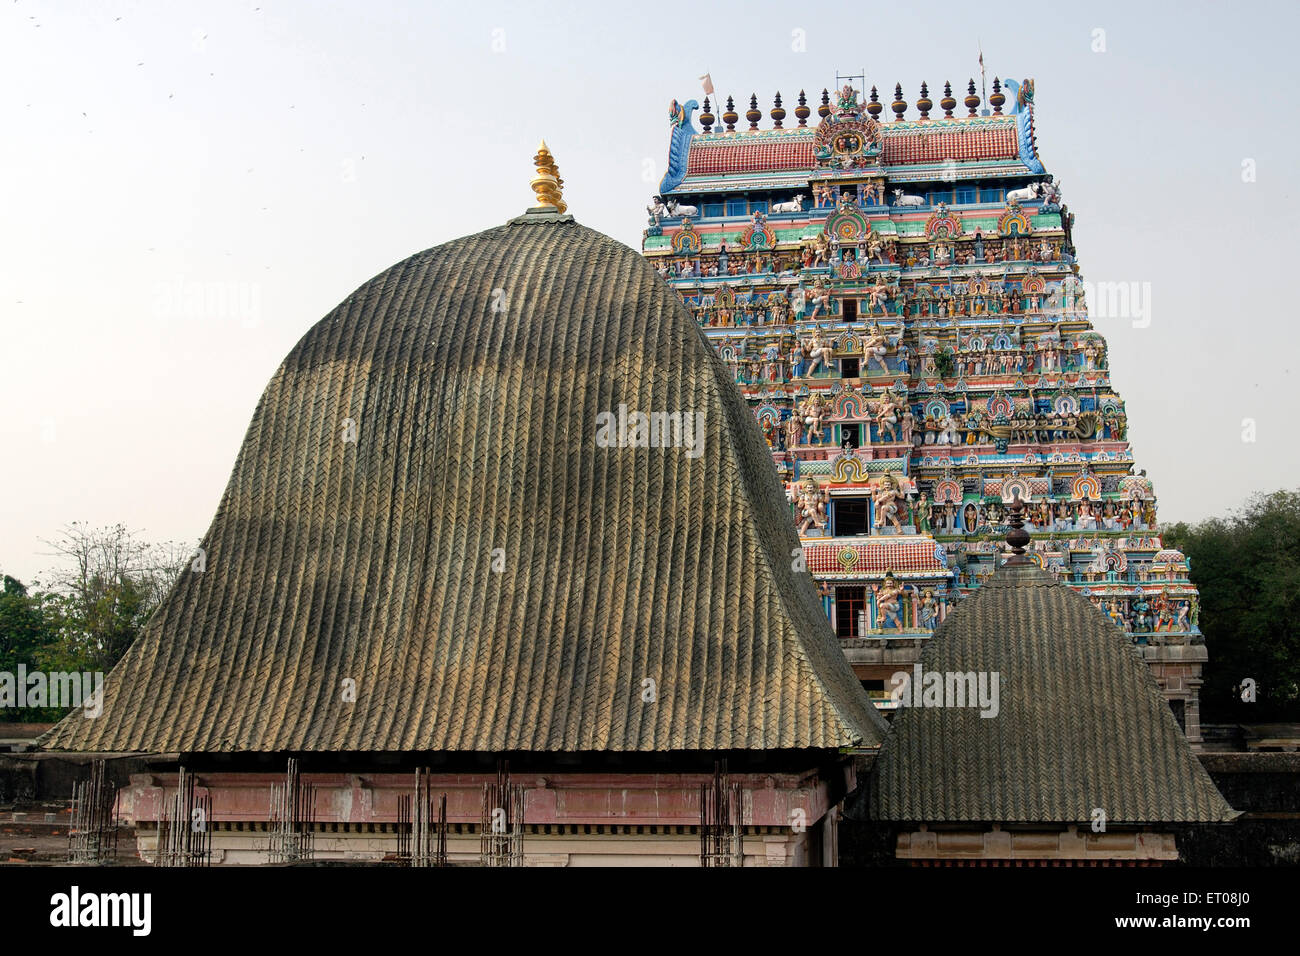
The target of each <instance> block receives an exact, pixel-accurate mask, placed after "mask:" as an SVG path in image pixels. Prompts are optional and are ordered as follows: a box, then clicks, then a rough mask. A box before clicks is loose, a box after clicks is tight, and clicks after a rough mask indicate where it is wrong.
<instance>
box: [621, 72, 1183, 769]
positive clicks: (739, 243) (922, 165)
mask: <svg viewBox="0 0 1300 956" xmlns="http://www.w3.org/2000/svg"><path fill="white" fill-rule="evenodd" d="M920 92H921V96H920V98H919V99H918V100H917V101H916V103H915V108H916V114H915V115H914V116H911V117H909V116H908V115H907V114H908V110H909V109H910V108H911V104H909V103H908V102H907V101H905V100H904V99H903V93H902V88H901V86H899V85H896V86H895V88H894V98H893V101H892V102H889V103H885V102H882V101H881V97H880V95H879V93H878V91H877V89H876V88H875V87H872V88H871V92H870V94H869V95H868V96H863V94H862V93H861V92H860V91H859V90H857V89H854V88H853V87H852V86H851V85H845V86H843V87H842V88H841V89H840V90H839V91H838V92H837V93H835V94H834V95H832V94H831V93H830V92H829V91H827V90H823V91H822V93H821V102H820V105H818V106H817V107H816V113H817V117H816V119H815V120H813V118H812V113H813V107H811V106H809V105H808V100H807V97H806V96H805V94H804V93H803V92H802V91H801V92H800V94H799V98H798V105H797V106H796V108H795V109H794V122H793V124H790V125H787V122H786V120H787V113H786V111H785V109H784V108H783V106H782V102H781V96H780V94H779V93H778V94H777V95H776V97H775V100H774V105H773V108H772V109H771V110H770V113H769V115H770V119H771V124H770V126H768V127H766V128H760V123H761V121H762V120H763V113H762V111H761V110H760V109H759V106H758V99H757V97H756V96H751V97H750V101H749V108H748V110H747V111H746V112H745V114H744V121H743V122H742V121H741V117H740V115H739V114H738V113H737V110H736V107H735V104H734V100H733V99H732V97H728V98H727V100H726V108H725V110H723V111H722V115H721V117H715V116H714V114H713V113H712V106H711V103H710V100H709V98H708V97H706V98H705V100H704V108H703V111H702V112H700V113H699V115H698V120H699V123H700V127H701V128H699V129H697V128H696V127H695V125H694V120H695V114H696V111H697V110H698V109H699V104H698V103H697V102H696V101H695V100H690V101H688V102H686V103H685V104H679V103H678V102H677V101H675V100H674V101H673V103H672V106H671V108H670V130H671V139H670V144H669V157H668V169H667V173H666V174H665V175H664V178H663V180H662V182H661V183H660V186H659V192H658V195H656V196H655V197H654V198H653V200H652V203H651V205H650V206H649V207H648V210H647V211H648V212H649V214H650V221H649V225H648V227H647V229H646V230H645V234H644V241H643V252H644V254H645V256H646V257H647V258H648V259H649V260H650V262H651V263H652V264H653V265H654V267H655V268H656V269H657V270H658V272H659V274H660V275H661V276H662V277H663V278H664V279H665V280H666V281H667V282H668V283H669V284H670V285H671V286H672V287H673V288H674V289H675V290H676V291H677V293H678V294H679V295H680V296H681V298H682V301H683V302H684V303H685V304H686V306H687V307H688V308H689V309H690V310H691V312H692V313H693V314H694V316H695V318H696V320H697V321H698V322H699V324H700V326H701V327H702V329H703V331H704V333H705V335H706V337H707V338H708V340H709V341H710V343H711V344H712V345H713V347H714V349H715V350H716V352H717V354H718V356H719V357H720V358H721V359H722V361H723V362H724V363H725V365H726V366H727V368H728V369H729V371H730V374H731V377H732V378H733V380H734V381H735V383H736V386H737V388H738V389H739V390H740V392H741V393H742V395H743V396H744V398H745V401H746V402H747V403H748V405H749V407H750V409H751V410H752V412H753V414H754V415H755V417H756V418H757V420H758V422H759V424H760V426H761V428H762V433H763V436H764V438H765V439H766V442H767V445H768V447H769V448H770V449H771V453H772V460H773V462H774V463H775V465H776V468H777V471H778V473H779V475H780V476H781V478H782V480H783V482H784V484H785V488H786V494H787V498H788V500H789V502H790V508H791V517H790V520H792V521H793V522H794V523H795V525H796V528H797V530H798V532H799V536H800V541H801V543H802V546H803V551H802V556H796V557H794V562H795V564H796V570H803V569H806V570H807V571H809V572H811V574H812V575H813V576H814V577H815V578H816V580H817V582H818V586H819V593H820V597H821V601H822V606H823V608H824V610H825V612H826V615H827V616H828V618H829V619H830V622H831V624H832V627H833V628H834V630H835V632H836V634H837V635H838V637H839V639H840V643H841V646H842V648H843V650H844V652H845V654H846V656H847V657H848V659H849V661H850V663H851V664H852V666H853V669H854V672H855V674H856V675H857V676H858V678H859V679H860V680H861V681H862V682H863V685H864V687H866V689H867V690H868V692H869V694H870V695H871V696H872V697H873V699H874V700H875V702H876V704H877V706H878V707H879V708H881V709H882V710H888V709H890V708H891V706H892V705H891V703H890V701H889V695H888V689H887V688H888V682H889V678H890V675H891V674H893V673H895V672H897V671H899V670H900V669H906V668H907V667H910V666H912V664H914V663H915V662H916V661H917V660H918V658H919V655H920V652H921V649H922V647H923V646H924V644H925V642H926V641H927V640H928V639H929V637H930V635H931V634H932V633H933V631H934V629H935V627H936V626H937V625H938V624H939V623H940V622H941V621H943V620H944V618H945V617H946V616H947V614H948V612H949V611H950V610H951V609H952V608H953V607H954V605H956V604H957V603H958V602H960V601H961V600H963V598H965V597H966V596H969V595H970V594H971V593H972V592H974V591H975V590H976V589H977V588H979V587H980V585H981V584H982V583H983V582H985V581H987V580H988V579H989V578H990V577H991V576H992V574H993V572H994V569H995V565H996V563H997V562H998V560H999V554H1000V552H1002V551H1003V550H1005V543H1004V541H1003V539H1004V538H1005V535H1006V533H1007V514H1008V505H1009V503H1010V502H1011V501H1012V500H1013V498H1014V497H1015V496H1016V495H1017V494H1018V495H1019V497H1020V498H1021V499H1022V500H1023V501H1025V502H1026V503H1027V509H1028V510H1027V519H1026V526H1027V529H1028V530H1029V532H1030V535H1031V543H1030V545H1029V548H1028V553H1029V555H1030V557H1031V559H1032V561H1033V562H1034V563H1035V564H1036V565H1037V566H1038V567H1039V568H1040V569H1041V570H1042V571H1044V572H1045V573H1047V574H1048V575H1050V576H1051V577H1052V578H1054V579H1055V580H1057V581H1060V582H1063V583H1065V584H1067V585H1069V586H1070V587H1071V588H1073V589H1074V590H1076V591H1077V592H1079V593H1080V594H1082V595H1083V596H1084V597H1086V598H1087V599H1088V600H1090V601H1091V602H1092V603H1093V604H1094V605H1096V606H1097V607H1098V608H1099V609H1101V610H1102V612H1103V613H1105V614H1106V615H1107V616H1108V617H1109V618H1110V619H1111V620H1112V621H1114V622H1115V623H1116V624H1118V625H1120V626H1121V627H1123V628H1124V630H1125V631H1126V632H1127V633H1128V635H1129V636H1130V638H1131V640H1132V641H1133V643H1134V644H1135V645H1137V647H1138V650H1139V652H1140V654H1141V656H1142V657H1143V658H1144V660H1145V661H1146V662H1147V664H1148V665H1149V666H1150V668H1151V669H1152V671H1153V674H1154V676H1155V678H1156V680H1157V682H1158V684H1159V686H1160V688H1161V690H1162V691H1163V693H1164V695H1165V697H1166V699H1168V701H1169V702H1170V705H1171V707H1172V709H1173V711H1174V714H1175V716H1176V718H1177V719H1178V722H1179V724H1180V725H1181V726H1182V728H1183V730H1184V732H1185V733H1186V735H1187V737H1188V740H1189V741H1190V742H1191V743H1192V744H1193V745H1197V744H1199V743H1200V742H1201V733H1200V719H1199V687H1200V683H1201V668H1202V666H1203V664H1204V662H1205V660H1206V653H1205V647H1204V643H1203V640H1202V637H1201V633H1200V630H1199V628H1198V627H1197V612H1198V601H1197V592H1196V589H1195V587H1194V586H1193V585H1192V584H1191V582H1190V581H1189V579H1188V567H1187V559H1186V558H1185V557H1184V555H1183V554H1182V553H1180V552H1179V551H1177V550H1174V549H1169V548H1165V547H1164V546H1163V545H1162V543H1161V539H1160V535H1159V533H1158V526H1157V511H1156V497H1155V491H1154V488H1153V485H1152V482H1151V481H1150V479H1148V478H1147V477H1146V473H1145V471H1140V470H1136V469H1135V467H1134V459H1133V455H1132V453H1131V450H1130V447H1129V442H1128V422H1127V416H1126V412H1125V406H1124V401H1123V399H1122V398H1121V397H1120V395H1119V393H1118V392H1117V391H1116V390H1115V388H1114V387H1113V385H1112V383H1111V378H1110V371H1109V363H1108V361H1107V346H1106V340H1105V338H1104V337H1103V336H1102V335H1101V334H1100V333H1099V332H1097V331H1096V330H1095V329H1094V328H1093V326H1092V324H1091V322H1090V321H1089V316H1088V307H1087V295H1086V288H1085V283H1084V281H1083V279H1082V277H1081V274H1080V267H1079V264H1078V261H1077V259H1076V250H1075V245H1074V240H1073V236H1072V225H1073V219H1074V217H1073V215H1072V214H1071V213H1070V212H1069V209H1068V207H1067V206H1066V205H1065V204H1064V202H1063V199H1062V194H1061V189H1060V185H1059V183H1057V182H1056V181H1055V180H1054V177H1053V176H1051V175H1050V174H1048V172H1047V170H1046V169H1045V167H1044V165H1043V163H1042V161H1041V159H1040V157H1039V154H1038V148H1037V143H1036V139H1035V132H1034V84H1033V81H1032V80H1028V79H1027V80H1024V81H1023V82H1020V83H1017V82H1015V81H1013V80H1007V81H1005V82H1003V81H1002V80H1001V79H996V78H995V79H994V81H993V92H992V95H990V96H989V97H988V104H987V106H986V107H985V108H984V109H983V110H981V109H980V106H981V102H982V100H981V97H980V96H979V95H978V94H977V93H976V92H975V82H974V80H971V81H970V82H969V84H968V86H967V93H966V96H965V98H964V100H963V101H962V105H963V106H964V107H965V115H959V113H960V112H961V111H960V110H959V109H958V101H957V99H956V97H955V96H954V94H953V92H952V87H951V84H949V83H945V84H944V89H943V94H942V96H941V98H940V99H939V101H938V108H937V109H936V108H935V103H934V101H932V100H931V99H930V97H929V90H928V88H927V86H926V84H924V83H923V84H922V85H921V91H920ZM886 98H887V97H886ZM886 110H888V112H889V113H892V119H891V118H889V117H887V116H882V114H883V113H885V112H886Z"/></svg>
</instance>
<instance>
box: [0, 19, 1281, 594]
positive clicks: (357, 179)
mask: <svg viewBox="0 0 1300 956" xmlns="http://www.w3.org/2000/svg"><path fill="white" fill-rule="evenodd" d="M1079 6H1080V7H1082V5H1079ZM908 9H910V8H908ZM924 9H925V13H924V16H919V15H916V14H914V13H909V12H907V9H904V8H900V7H898V6H897V5H880V4H871V5H866V4H845V5H824V6H823V5H818V6H816V7H810V6H805V5H795V4H761V3H745V4H707V3H702V4H692V5H690V6H682V7H673V6H670V5H662V4H628V5H622V4H620V5H612V4H608V3H591V4H581V3H569V4H500V3H494V2H489V0H484V2H478V3H473V4H454V5H453V4H436V3H395V2H366V3H338V2H333V3H307V2H299V3H287V2H261V0H253V2H242V3H215V2H213V3H182V2H168V3H162V2H156V3H153V2H151V3H140V2H136V3H113V2H104V3H58V4H36V3H32V2H29V0H16V2H6V3H2V4H0V90H2V91H3V92H2V93H0V131H2V134H0V144H2V145H0V216H2V217H3V223H4V226H5V228H4V231H3V235H2V236H0V401H2V402H3V408H4V410H5V414H4V415H3V416H0V448H3V458H2V459H0V500H2V501H3V509H0V569H2V570H3V571H5V572H6V573H9V574H14V575H16V576H18V577H20V578H23V579H30V578H31V577H33V576H34V575H36V574H37V573H38V572H40V571H42V570H44V569H46V568H48V567H49V566H50V565H51V564H52V561H53V559H52V558H51V557H50V556H48V554H47V552H48V550H49V549H48V548H47V547H45V546H43V545H42V544H41V543H40V540H39V539H41V538H43V537H53V536H54V535H56V534H57V532H58V529H59V527H60V526H61V525H63V524H64V523H66V522H69V521H74V520H84V521H88V522H91V523H92V524H111V523H116V522H119V521H121V522H124V523H126V524H128V525H130V526H131V527H134V528H137V529H140V530H141V531H142V532H143V533H144V534H145V536H146V537H148V538H151V539H155V540H163V539H172V540H180V541H187V542H194V541H196V540H197V538H198V537H199V536H200V535H201V534H202V533H203V532H204V531H205V530H206V528H207V526H208V523H209V522H210V520H211V518H212V515H213V513H214V512H215V510H216V506H217V502H218V499H219V498H220V495H221V492H222V490H223V489H224V487H225V483H226V479H227V477H228V476H229V473H230V468H231V466H232V465H233V463H234V458H235V453H236V451H237V450H238V448H239V444H240V442H241V440H242V438H243V435H244V431H245V429H246V427H247V425H248V421H249V418H250V417H251V415H252V412H253V409H254V406H255V405H256V403H257V400H258V397H259V396H260V394H261V391H262V389H263V387H264V386H265V384H266V382H267V380H268V379H269V378H270V376H271V374H272V373H273V372H274V371H275V369H276V367H277V366H278V364H279V363H280V361H281V359H282V358H283V357H284V355H285V354H286V353H287V352H288V350H289V349H290V348H291V347H292V345H293V344H294V342H296V341H297V340H298V338H299V337H300V336H301V335H302V334H303V333H304V332H306V331H307V329H308V328H310V327H311V325H312V324H313V323H315V322H316V321H317V320H318V319H320V318H321V317H322V316H324V315H325V313H326V312H328V311H329V310H330V309H331V308H332V307H333V306H334V305H336V304H337V303H338V302H339V301H341V300H342V299H344V298H345V297H346V296H347V295H348V293H350V292H351V291H352V290H353V289H354V288H355V287H356V286H358V285H359V284H360V283H362V282H363V281H365V280H366V279H368V278H369V277H371V276H372V275H374V274H375V273H377V272H379V271H381V270H383V269H384V268H386V267H388V266H389V265H391V264H393V263H394V262H396V261H398V260H399V259H402V258H404V257H406V256H407V255H410V254H411V253H413V252H416V251H418V250H420V249H423V248H427V247H429V246H432V245H436V244H438V243H440V242H444V241H446V240H449V239H453V238H455V237H457V236H461V235H465V234H467V233H471V232H475V231H478V230H480V229H484V228H487V227H490V226H493V225H496V224H498V223H501V222H502V221H504V220H505V219H507V218H509V217H511V216H513V215H517V214H518V213H520V212H521V211H522V210H523V209H524V208H525V207H526V206H528V205H529V204H530V202H531V193H530V191H529V189H528V185H527V183H528V179H529V178H530V176H531V174H532V168H531V166H530V163H529V159H530V157H531V156H532V154H533V151H534V148H535V146H536V145H537V141H538V140H539V139H540V138H542V137H543V136H544V137H545V138H546V140H547V142H548V143H549V144H550V146H551V147H552V149H553V150H554V152H555V155H556V159H557V161H558V163H559V164H560V167H561V169H562V172H563V175H564V179H565V181H566V199H567V200H568V202H569V205H570V211H571V212H572V213H574V215H575V216H576V217H577V218H578V219H579V221H581V222H583V223H584V224H586V225H589V226H591V227H593V228H595V229H599V230H601V231H602V232H606V233H608V234H609V235H611V236H613V237H615V238H617V239H619V240H621V241H623V242H626V243H628V244H629V245H632V246H634V247H639V244H640V237H641V229H642V227H643V225H644V222H645V215H644V211H643V210H644V206H645V204H646V202H647V200H648V198H649V196H650V195H651V194H652V193H653V191H654V186H655V183H657V182H658V179H659V176H660V174H661V173H662V169H663V164H664V161H665V159H666V153H667V143H668V132H667V106H668V102H669V100H670V99H672V98H674V97H676V98H677V99H680V100H686V99H688V98H697V99H702V98H703V97H702V94H701V93H700V87H699V83H698V81H697V77H698V76H699V75H700V74H702V73H704V72H706V71H708V72H711V74H712V76H713V79H714V83H715V85H716V86H717V89H718V91H719V93H721V94H722V95H723V96H724V97H725V95H726V94H727V93H731V94H734V95H735V96H736V98H737V101H738V103H739V102H740V100H741V99H742V98H743V99H744V100H745V101H746V102H747V101H748V97H749V94H750V93H751V92H756V93H758V96H759V100H760V103H761V105H762V106H763V109H764V111H765V112H766V110H767V109H769V108H770V106H771V98H772V94H773V93H774V92H776V91H777V90H779V91H780V92H781V93H782V94H783V98H784V100H785V106H786V108H787V110H789V111H791V113H792V111H793V105H794V101H795V99H796V97H797V95H798V92H799V89H800V88H801V87H803V88H805V89H807V90H808V92H809V95H810V97H812V95H813V93H814V91H816V92H817V93H818V94H819V93H820V90H821V89H822V87H823V86H831V85H832V84H833V82H834V79H835V71H836V70H837V69H838V70H840V71H841V72H846V73H848V72H860V71H861V69H862V68H863V67H865V68H866V70H867V73H868V83H876V84H878V85H879V86H880V87H881V91H882V94H883V93H884V92H885V91H886V89H888V91H889V92H890V93H891V94H892V91H893V86H894V83H895V82H899V81H901V82H902V84H903V89H904V93H905V97H906V98H907V99H908V101H909V102H915V100H916V99H917V97H918V90H919V87H920V84H921V81H922V80H926V81H928V82H929V84H930V91H931V97H932V98H934V99H936V100H937V99H938V96H939V91H940V90H941V89H942V85H943V82H944V80H951V81H952V82H953V84H954V87H960V88H961V89H962V90H963V91H964V87H965V82H966V80H967V78H968V77H970V76H972V75H974V76H975V77H976V79H977V80H978V65H977V63H976V57H977V53H978V47H977V43H982V45H983V50H984V56H985V62H986V64H987V67H988V70H989V81H990V83H991V82H992V78H993V75H994V74H999V75H1003V76H1011V77H1014V78H1017V79H1019V78H1021V77H1025V76H1032V77H1034V78H1035V79H1036V87H1037V96H1036V102H1037V113H1036V116H1037V127H1038V143H1039V150H1040V153H1041V155H1042V158H1043V161H1044V163H1045V164H1046V166H1047V169H1048V171H1049V172H1051V173H1053V174H1055V175H1056V176H1057V178H1058V179H1059V180H1060V181H1061V182H1062V183H1063V185H1064V192H1065V199H1066V202H1067V203H1068V205H1069V207H1070V209H1071V211H1073V212H1074V213H1075V214H1076V216H1077V220H1076V233H1075V236H1076V241H1077V244H1078V247H1079V257H1080V261H1081V263H1082V275H1083V278H1084V279H1085V280H1088V281H1090V282H1137V283H1149V284H1150V285H1149V288H1150V304H1151V322H1150V325H1149V326H1148V327H1145V328H1134V327H1133V323H1132V321H1129V320H1119V319H1111V320H1100V319H1099V320H1096V324H1097V326H1098V328H1099V329H1100V330H1101V331H1102V332H1103V333H1104V334H1105V335H1106V336H1107V338H1108V339H1109V342H1110V346H1111V351H1110V357H1111V367H1112V374H1113V379H1114V382H1115V384H1116V386H1117V388H1118V390H1119V391H1120V393H1121V394H1122V395H1123V396H1124V397H1125V399H1126V400H1127V403H1128V411H1129V417H1130V425H1131V431H1130V438H1131V440H1132V442H1133V445H1134V450H1135V454H1136V456H1137V462H1138V467H1142V468H1146V469H1147V471H1148V473H1149V475H1150V476H1151V477H1152V478H1153V480H1154V481H1155V483H1156V489H1157V493H1158V494H1159V497H1160V517H1161V519H1162V521H1174V520H1178V519H1199V518H1203V517H1206V516H1208V515H1210V514H1215V513H1221V512H1224V511H1226V510H1227V509H1229V508H1231V507H1233V506H1235V505H1237V504H1239V503H1240V502H1241V501H1243V500H1244V499H1245V498H1246V497H1247V496H1248V495H1249V494H1251V493H1252V492H1255V491H1270V490H1273V489H1276V488H1280V487H1286V486H1288V485H1289V486H1292V487H1294V486H1296V485H1297V484H1300V480H1297V478H1296V476H1297V474H1300V453H1298V452H1297V444H1296V442H1295V440H1294V439H1295V434H1294V433H1295V423H1294V420H1293V414H1292V412H1291V411H1289V409H1292V408H1294V406H1295V404H1296V403H1295V401H1294V399H1293V394H1292V387H1293V383H1294V382H1295V381H1296V378H1297V376H1298V375H1300V373H1293V365H1294V362H1295V359H1294V353H1293V348H1294V346H1295V342H1296V334H1295V333H1294V332H1293V331H1292V328H1291V322H1292V320H1293V316H1294V311H1295V310H1294V307H1293V302H1294V296H1293V294H1292V293H1289V292H1287V288H1288V287H1289V285H1290V282H1291V281H1292V279H1293V277H1294V275H1295V271H1296V267H1295V264H1294V261H1293V260H1294V257H1295V253H1296V247H1297V244H1296V241H1295V239H1294V237H1293V230H1294V228H1295V225H1294V224H1295V223H1296V221H1297V211H1298V210H1297V198H1296V190H1295V187H1294V184H1293V182H1292V176H1293V175H1294V174H1295V171H1296V168H1297V163H1296V155H1297V147H1298V146H1300V143H1298V142H1297V139H1298V137H1297V133H1296V129H1295V124H1294V122H1292V121H1291V120H1290V118H1289V117H1288V113H1289V110H1290V102H1291V99H1292V98H1293V93H1294V89H1293V88H1294V86H1295V82H1296V81H1295V76H1294V68H1295V63H1294V37H1295V36H1296V35H1297V27H1300V14H1298V13H1297V7H1296V5H1295V4H1290V3H1276V4H1254V3H1242V4H1236V5H1232V6H1223V5H1218V6H1212V5H1208V4H1205V5H1200V4H1184V3H1178V4H1172V3H1170V4H1149V5H1147V4H1144V5H1141V6H1139V5H1137V4H1131V3H1116V4H1088V5H1087V7H1086V9H1083V8H1080V9H1074V8H1071V9H1057V8H1056V6H1055V5H1049V6H1046V7H1035V8H1032V9H1029V10H1026V9H1024V8H1020V7H1011V6H1008V7H1006V8H1005V9H1001V10H997V11H994V10H993V8H990V7H989V6H988V5H986V4H969V3H961V4H942V3H937V2H936V3H930V4H927V5H926V6H925V8H924ZM1098 30H1100V31H1104V32H1103V33H1098V32H1097V31H1098ZM800 47H802V49H800ZM1099 47H1102V48H1104V49H1098V48H1099ZM960 95H962V94H961V93H958V96H959V97H960ZM889 98H891V99H892V96H890V97H889ZM742 111H743V110H742ZM715 112H717V111H715ZM909 113H910V114H913V115H914V113H915V110H914V108H913V109H912V110H910V111H909ZM767 125H769V121H768V120H766V119H765V120H764V122H763V126H764V127H766V126H767ZM1247 160H1250V161H1252V163H1253V168H1254V170H1255V176H1256V181H1254V182H1244V181H1243V175H1242V169H1243V162H1244V161H1247ZM1243 419H1253V420H1254V421H1255V427H1256V430H1257V435H1256V440H1255V441H1254V442H1246V441H1243V440H1242V434H1243ZM1288 429H1291V431H1288Z"/></svg>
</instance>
